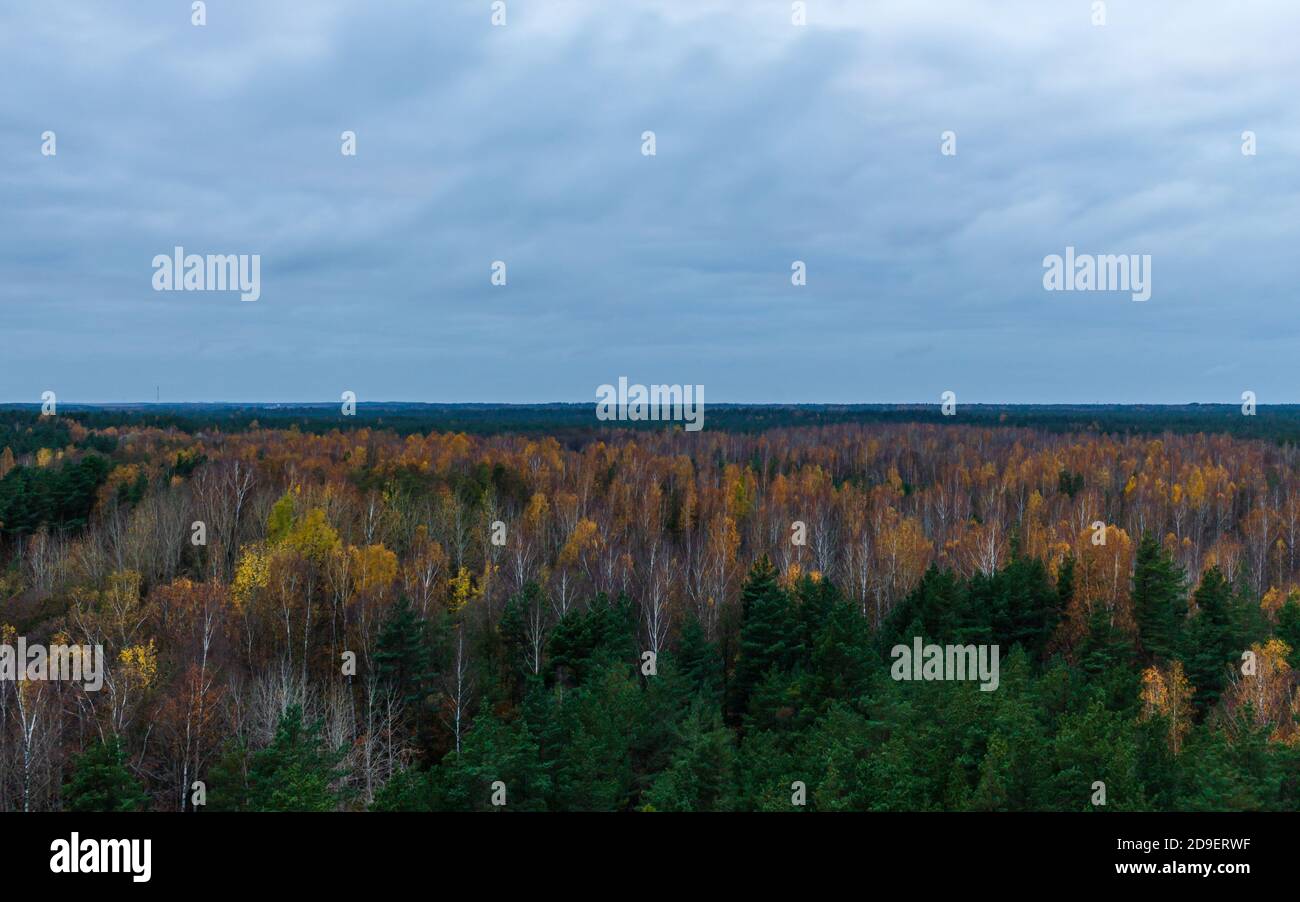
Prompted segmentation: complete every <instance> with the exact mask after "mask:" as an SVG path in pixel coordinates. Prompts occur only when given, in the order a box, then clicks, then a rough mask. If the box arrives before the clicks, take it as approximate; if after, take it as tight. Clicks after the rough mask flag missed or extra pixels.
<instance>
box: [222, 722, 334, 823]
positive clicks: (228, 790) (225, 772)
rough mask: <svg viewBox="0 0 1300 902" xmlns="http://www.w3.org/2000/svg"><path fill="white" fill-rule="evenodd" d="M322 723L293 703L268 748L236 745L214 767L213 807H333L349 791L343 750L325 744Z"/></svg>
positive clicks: (267, 809)
mask: <svg viewBox="0 0 1300 902" xmlns="http://www.w3.org/2000/svg"><path fill="white" fill-rule="evenodd" d="M323 726H324V725H323V723H322V722H321V721H316V722H315V723H311V724H306V723H304V722H303V719H302V708H301V707H299V706H297V705H293V706H291V707H289V708H288V709H287V710H286V711H285V712H284V714H283V715H282V716H281V718H280V722H279V724H278V725H277V726H276V730H275V737H274V738H273V739H272V740H271V743H270V745H268V746H267V747H266V748H263V749H258V750H257V751H252V752H250V751H249V750H248V749H247V748H246V747H244V746H243V745H238V744H236V745H231V746H229V747H228V748H227V749H226V752H225V754H224V755H223V756H222V758H221V760H219V761H218V762H217V763H216V764H215V765H214V766H213V769H212V772H211V774H210V776H209V781H208V806H209V808H210V809H211V810H213V811H334V810H336V809H337V808H338V807H339V806H340V804H342V802H343V801H344V800H345V794H344V793H342V792H340V791H339V790H337V789H335V788H334V786H335V784H336V783H338V782H339V781H340V780H341V779H342V778H343V777H344V776H345V772H344V771H343V770H342V769H340V768H339V763H340V762H341V761H342V759H343V752H342V750H333V749H330V748H328V747H327V746H326V744H325V739H324V737H323V736H322V735H321V733H322V730H323Z"/></svg>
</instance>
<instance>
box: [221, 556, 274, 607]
mask: <svg viewBox="0 0 1300 902" xmlns="http://www.w3.org/2000/svg"><path fill="white" fill-rule="evenodd" d="M270 582H271V556H270V555H269V554H267V553H266V549H265V548H263V547H262V546H261V545H245V546H244V547H243V549H241V551H240V555H239V563H238V564H236V565H235V578H234V579H233V580H232V581H231V583H230V597H231V598H233V599H234V601H235V607H236V608H238V609H239V610H241V611H242V610H243V609H244V606H245V605H247V604H248V602H249V600H250V599H251V598H252V597H253V595H254V593H256V591H257V590H258V589H265V588H266V587H267V586H268V585H269V584H270Z"/></svg>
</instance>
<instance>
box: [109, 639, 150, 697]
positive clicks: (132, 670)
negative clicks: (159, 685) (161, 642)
mask: <svg viewBox="0 0 1300 902" xmlns="http://www.w3.org/2000/svg"><path fill="white" fill-rule="evenodd" d="M117 660H118V662H119V663H120V664H121V665H122V669H123V670H124V671H126V674H127V677H128V679H129V680H130V681H131V682H132V683H133V684H135V685H137V686H140V687H142V688H147V687H149V686H151V685H153V681H154V679H155V678H156V677H157V676H158V648H157V646H156V645H155V644H154V640H152V639H150V640H149V642H148V643H147V644H144V645H128V646H127V647H126V648H124V649H122V650H121V651H120V652H118V655H117Z"/></svg>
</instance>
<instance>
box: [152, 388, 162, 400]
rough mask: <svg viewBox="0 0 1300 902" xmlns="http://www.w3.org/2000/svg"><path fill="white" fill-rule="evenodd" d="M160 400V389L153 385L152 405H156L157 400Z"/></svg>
mask: <svg viewBox="0 0 1300 902" xmlns="http://www.w3.org/2000/svg"><path fill="white" fill-rule="evenodd" d="M161 398H162V389H161V388H159V387H158V386H157V385H155V386H154V387H153V400H154V403H155V404H156V403H158V401H159V399H161Z"/></svg>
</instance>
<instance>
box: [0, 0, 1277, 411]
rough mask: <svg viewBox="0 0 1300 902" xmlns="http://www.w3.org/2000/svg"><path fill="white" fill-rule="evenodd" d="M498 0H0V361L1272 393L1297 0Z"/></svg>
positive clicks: (818, 385)
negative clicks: (1108, 264)
mask: <svg viewBox="0 0 1300 902" xmlns="http://www.w3.org/2000/svg"><path fill="white" fill-rule="evenodd" d="M492 7H493V4H492V0H419V2H415V0H410V2H408V0H370V2H361V0H310V2H304V0H210V2H208V3H207V8H206V19H207V22H206V24H205V25H202V26H196V25H194V24H193V23H192V17H193V13H192V9H191V3H190V2H189V0H3V2H2V3H0V401H4V402H15V401H17V402H38V401H39V400H40V397H41V394H42V392H45V391H54V392H56V395H57V397H58V398H59V400H60V401H63V402H131V401H152V400H154V399H155V397H157V398H159V399H161V400H162V401H174V402H175V401H258V402H291V401H332V400H337V399H338V398H339V397H340V395H341V393H342V392H344V391H353V392H355V393H356V395H357V397H358V399H359V400H360V401H362V402H365V401H367V400H369V401H381V400H388V401H440V402H493V401H499V402H516V403H525V402H544V401H586V400H594V397H595V392H596V389H597V387H598V386H599V385H601V384H604V383H616V382H617V380H618V378H619V377H620V376H624V377H627V378H628V379H629V381H630V382H632V383H643V384H654V383H666V384H691V385H703V386H705V390H706V400H708V401H718V402H722V401H729V402H805V403H807V402H834V403H847V402H893V401H899V402H904V401H905V402H917V401H921V402H928V401H933V402H935V403H936V404H937V403H938V402H939V399H940V396H941V395H942V393H943V392H945V391H952V392H954V393H955V394H956V396H957V399H958V401H959V403H960V402H963V401H965V402H1023V403H1087V402H1114V403H1123V402H1145V403H1182V402H1189V401H1202V402H1226V403H1234V402H1238V401H1239V399H1240V397H1241V393H1242V392H1243V391H1246V390H1250V391H1254V392H1255V393H1256V395H1257V397H1258V400H1259V403H1261V404H1269V403H1295V402H1298V401H1300V367H1297V365H1296V363H1295V360H1296V350H1297V348H1298V347H1300V344H1298V341H1297V340H1298V339H1300V315H1298V311H1297V296H1296V283H1297V275H1298V274H1300V249H1298V248H1297V238H1300V216H1297V212H1298V211H1300V166H1298V165H1297V162H1298V161H1300V91H1297V85H1300V56H1298V55H1297V54H1296V53H1295V50H1294V41H1293V40H1292V38H1293V37H1294V36H1295V35H1297V34H1300V4H1297V3H1295V2H1294V0H1240V2H1237V3H1224V2H1221V0H1214V2H1209V0H1108V2H1106V3H1105V10H1104V12H1105V24H1104V25H1098V24H1094V21H1095V19H1096V16H1097V12H1096V11H1095V10H1094V4H1093V2H1092V0H870V2H866V0H807V3H806V24H803V25H798V24H795V22H794V21H792V20H793V19H794V18H795V17H796V16H795V11H794V9H793V4H792V3H791V2H790V0H725V2H724V0H618V2H613V0H505V24H504V25H494V24H493V22H492V18H493V8H492ZM345 131H351V132H353V133H354V134H355V135H356V153H355V155H345V154H344V153H342V145H343V142H342V138H341V136H342V133H343V132H345ZM646 131H652V132H654V139H655V141H654V143H655V147H654V150H655V153H654V154H653V155H646V154H645V153H644V152H643V150H644V148H645V144H644V141H643V134H644V133H645V132H646ZM1246 131H1251V132H1253V133H1254V134H1255V142H1256V148H1255V149H1256V152H1255V153H1254V154H1253V155H1250V154H1244V153H1243V152H1242V151H1243V132H1246ZM46 132H53V133H54V136H55V139H54V140H55V150H56V153H54V154H53V155H48V154H47V153H45V152H43V151H47V150H48V142H47V141H46V138H45V137H44V135H45V133H46ZM945 132H951V133H953V134H955V150H956V152H955V154H945V153H944V152H943V150H944V147H943V144H944V137H943V136H944V133H945ZM948 149H950V150H951V149H952V147H951V142H950V147H949V148H948ZM177 246H180V247H183V248H184V249H185V252H186V253H194V254H200V255H207V254H250V255H252V254H257V255H259V256H260V281H261V285H260V289H261V295H260V297H259V299H258V300H256V301H254V302H251V303H250V302H243V301H241V300H240V297H239V295H238V293H231V292H218V291H161V292H160V291H155V290H154V287H153V282H154V276H155V269H154V265H153V261H154V258H155V257H156V256H157V255H168V256H170V255H171V254H172V253H173V249H174V248H175V247H177ZM1067 247H1073V248H1075V249H1076V252H1077V253H1078V254H1126V255H1150V259H1151V289H1152V290H1151V297H1150V299H1149V300H1147V301H1145V302H1135V301H1133V300H1132V299H1131V296H1130V294H1129V293H1128V292H1121V291H1113V292H1111V291H1072V292H1066V291H1046V290H1044V285H1043V276H1044V272H1045V269H1044V258H1045V257H1047V256H1049V255H1053V254H1057V255H1063V254H1064V253H1065V249H1066V248H1067ZM495 261H502V262H504V263H505V265H506V268H505V275H506V284H505V285H493V284H492V279H491V276H492V266H493V263H494V262H495ZM794 261H803V263H804V264H805V266H806V272H807V279H806V284H805V285H794V284H792V269H791V267H792V264H793V263H794Z"/></svg>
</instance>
